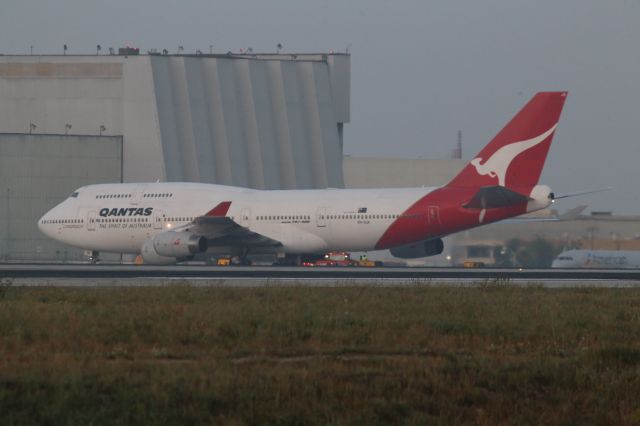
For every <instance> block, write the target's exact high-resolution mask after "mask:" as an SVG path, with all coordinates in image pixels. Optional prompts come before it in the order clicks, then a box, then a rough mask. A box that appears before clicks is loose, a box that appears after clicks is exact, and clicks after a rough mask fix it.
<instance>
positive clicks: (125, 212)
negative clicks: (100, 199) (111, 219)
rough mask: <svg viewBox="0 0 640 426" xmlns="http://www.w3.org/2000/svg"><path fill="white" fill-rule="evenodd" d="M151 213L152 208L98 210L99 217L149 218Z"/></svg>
mask: <svg viewBox="0 0 640 426" xmlns="http://www.w3.org/2000/svg"><path fill="white" fill-rule="evenodd" d="M151 213H153V207H146V208H143V207H140V208H138V207H123V208H120V209H118V208H113V209H107V208H104V209H100V216H102V217H107V216H151Z"/></svg>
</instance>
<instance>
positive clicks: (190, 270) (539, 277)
mask: <svg viewBox="0 0 640 426" xmlns="http://www.w3.org/2000/svg"><path fill="white" fill-rule="evenodd" d="M0 278H2V279H3V280H5V281H11V283H12V284H13V285H28V286H33V285H54V286H64V285H68V286H89V287H95V286H102V285H104V286H118V287H121V286H124V287H126V286H160V285H172V284H173V285H175V284H183V285H184V284H187V285H195V286H231V287H241V286H249V287H250V286H265V285H308V286H336V285H389V286H392V285H393V286H402V285H405V286H406V285H428V284H438V285H482V284H486V283H487V282H495V283H509V284H514V285H543V286H548V287H576V286H604V287H636V286H638V287H640V270H633V269H628V270H612V269H597V270H596V269H487V268H478V269H468V268H388V267H376V268H355V267H354V268H346V267H343V268H325V267H322V268H312V267H309V268H305V267H272V266H264V267H253V266H251V267H239V266H228V267H212V266H140V265H87V264H64V265H62V264H54V265H52V264H2V265H0Z"/></svg>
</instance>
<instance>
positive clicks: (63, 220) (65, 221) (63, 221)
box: [42, 219, 84, 225]
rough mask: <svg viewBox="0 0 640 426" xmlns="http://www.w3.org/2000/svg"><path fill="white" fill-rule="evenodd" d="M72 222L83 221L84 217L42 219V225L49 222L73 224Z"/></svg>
mask: <svg viewBox="0 0 640 426" xmlns="http://www.w3.org/2000/svg"><path fill="white" fill-rule="evenodd" d="M74 223H84V219H51V220H43V221H42V224H43V225H50V224H63V225H66V224H74Z"/></svg>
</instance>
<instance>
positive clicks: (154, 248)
mask: <svg viewBox="0 0 640 426" xmlns="http://www.w3.org/2000/svg"><path fill="white" fill-rule="evenodd" d="M207 248H208V243H207V239H206V238H205V237H203V236H201V235H195V234H190V233H188V232H162V233H160V234H158V235H155V236H154V237H152V238H150V239H148V240H147V241H145V242H144V244H143V245H142V249H141V250H140V254H141V255H142V259H143V260H144V261H145V263H149V264H154V265H169V264H172V263H176V262H179V261H181V260H184V259H187V258H189V257H191V256H193V255H194V254H196V253H203V252H205V251H207Z"/></svg>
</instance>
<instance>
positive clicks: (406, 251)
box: [390, 238, 444, 259]
mask: <svg viewBox="0 0 640 426" xmlns="http://www.w3.org/2000/svg"><path fill="white" fill-rule="evenodd" d="M442 250H444V243H443V242H442V239H441V238H436V239H435V240H427V241H420V242H418V243H413V244H409V245H406V246H401V247H394V248H392V249H391V250H390V251H391V254H392V255H393V256H395V257H399V258H401V259H417V258H419V257H428V256H435V255H437V254H440V253H442Z"/></svg>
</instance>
